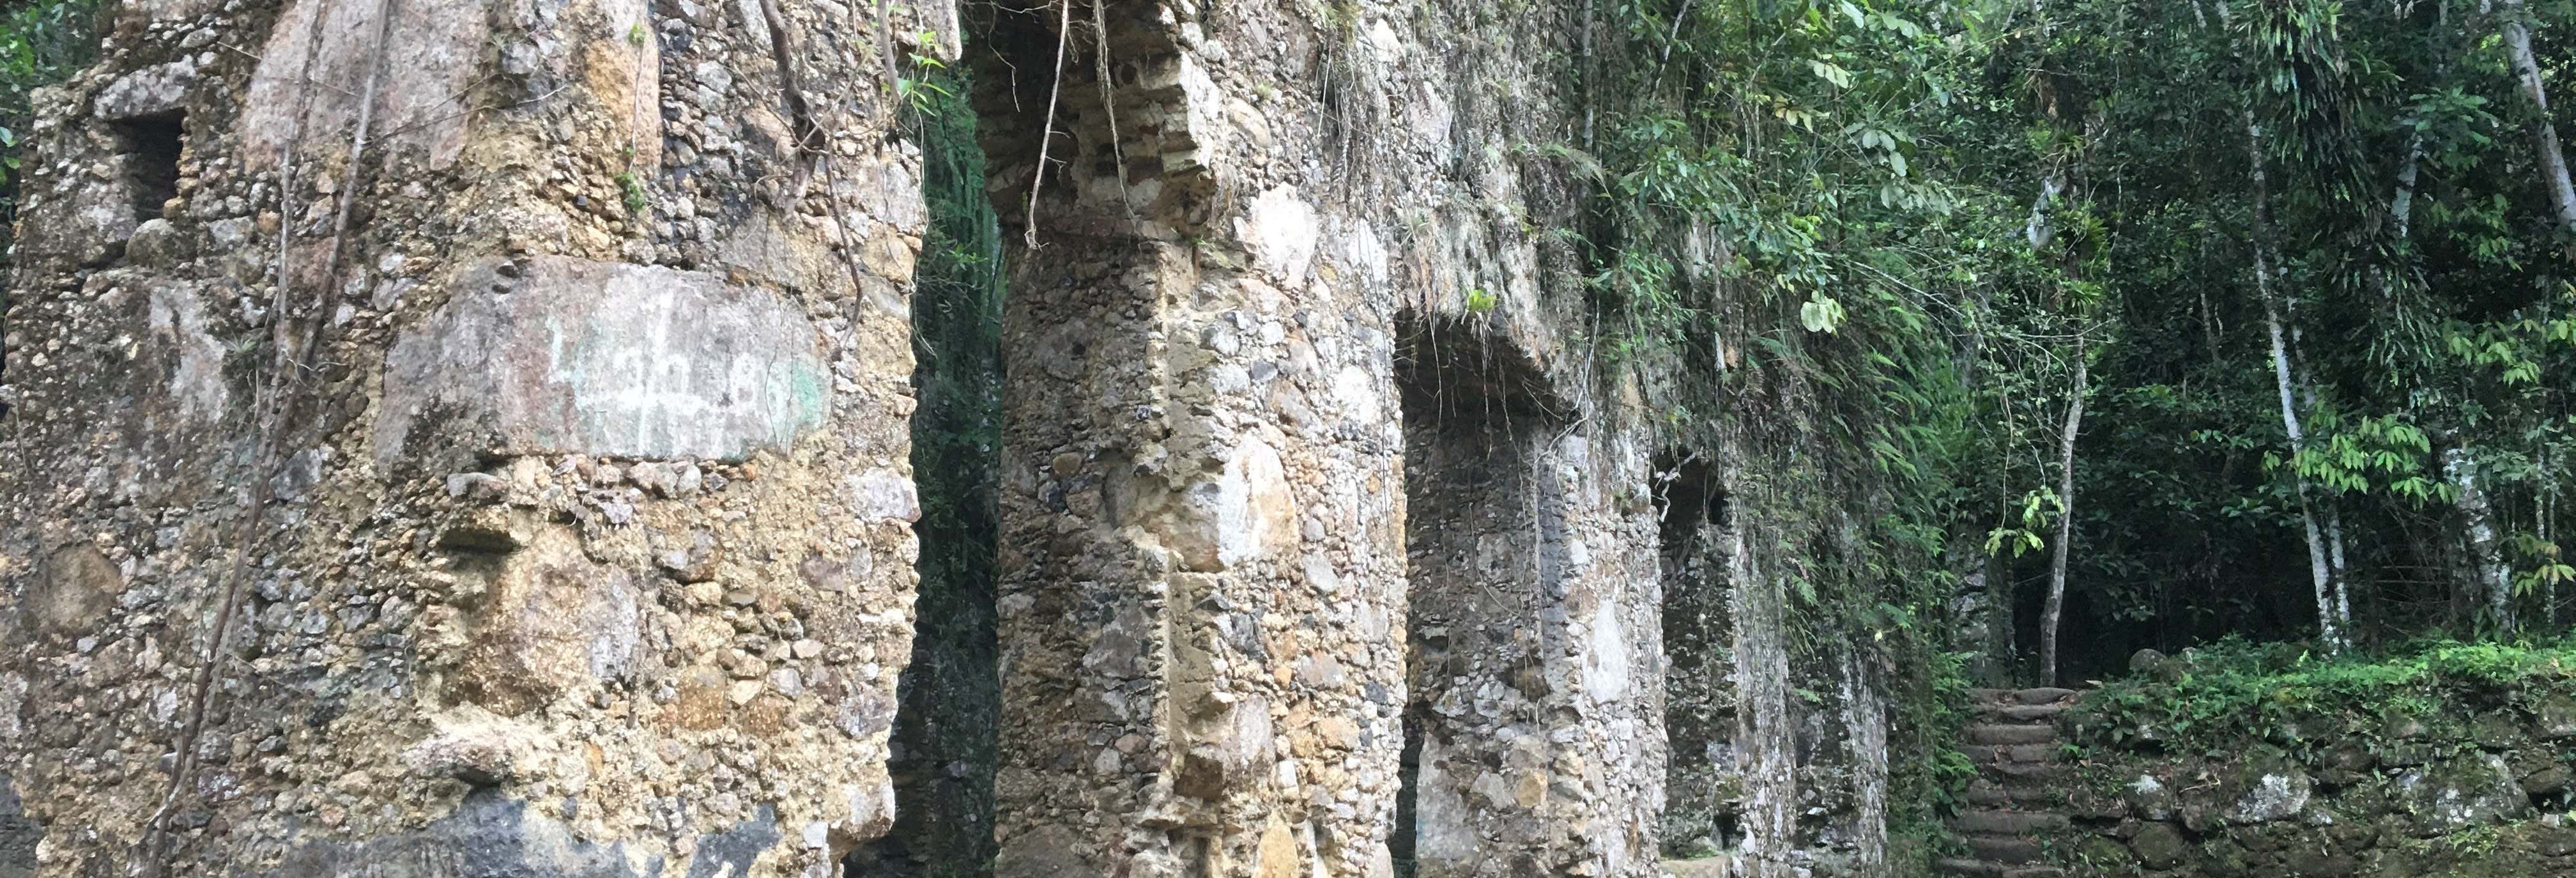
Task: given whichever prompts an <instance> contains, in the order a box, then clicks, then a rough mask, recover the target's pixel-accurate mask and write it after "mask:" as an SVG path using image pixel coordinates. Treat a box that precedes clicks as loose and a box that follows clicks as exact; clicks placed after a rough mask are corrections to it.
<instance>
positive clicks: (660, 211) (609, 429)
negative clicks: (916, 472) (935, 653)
mask: <svg viewBox="0 0 2576 878" xmlns="http://www.w3.org/2000/svg"><path fill="white" fill-rule="evenodd" d="M854 9H855V7H851V6H848V5H843V4H824V3H818V2H813V0H747V2H742V3H724V4H716V3H704V4H697V3H679V4H676V6H673V5H668V4H657V5H653V6H650V7H648V6H647V4H646V3H644V2H643V0H288V2H285V3H283V4H248V5H247V6H246V5H244V4H230V5H226V4H220V3H214V2H210V0H165V2H152V3H127V4H116V5H113V7H112V9H111V10H110V11H109V12H108V13H106V14H107V15H109V16H110V21H109V25H110V26H109V27H108V29H107V37H106V44H105V47H104V51H103V52H102V53H101V56H100V57H101V60H100V61H99V63H98V64H97V66H95V67H94V68H93V69H91V70H89V71H87V72H84V73H82V74H80V75H79V76H77V77H75V78H74V79H73V80H72V81H71V82H69V83H68V84H66V85H64V86H62V87H60V88H57V89H51V90H47V91H45V92H43V93H42V94H41V96H40V109H39V113H38V116H39V121H38V124H37V126H36V130H35V131H34V132H32V134H31V137H32V140H33V144H34V148H33V152H32V154H31V158H30V160H29V162H28V167H27V174H28V176H27V185H26V189H25V192H26V195H25V196H24V200H23V201H22V204H23V207H22V212H21V214H20V219H21V222H20V226H19V228H20V233H21V234H20V241H21V242H22V243H21V249H20V250H19V253H18V258H17V273H16V275H15V277H14V278H13V280H12V284H11V291H10V298H11V302H10V307H11V312H10V315H9V322H8V329H9V333H10V335H9V337H8V340H7V341H8V360H7V372H6V375H7V378H8V380H9V382H10V383H11V390H12V392H13V393H14V394H15V398H14V402H15V404H14V406H13V407H12V409H11V421H12V422H11V423H9V424H8V425H6V428H5V429H0V459H6V460H8V461H10V464H9V465H8V466H7V467H5V468H0V502H5V503H6V504H7V505H8V506H10V507H11V508H13V509H16V510H18V514H19V515H20V516H22V518H21V522H22V524H20V525H15V526H12V527H9V528H7V529H6V530H5V531H0V582H5V586H6V587H5V592H4V593H5V597H6V601H7V602H6V603H5V604H0V625H6V626H7V630H8V631H10V632H11V633H10V635H9V637H8V642H9V643H10V644H11V646H12V648H11V649H8V650H5V651H0V755H5V757H6V759H7V762H6V768H5V770H6V772H7V774H8V778H9V781H10V783H11V784H12V785H13V786H14V787H15V790H14V792H15V796H14V798H15V799H16V800H18V801H20V802H23V807H24V812H25V815H26V817H27V818H28V819H29V820H30V821H32V822H33V823H34V824H36V825H38V826H40V827H41V829H40V831H41V833H42V842H41V844H40V847H39V848H38V850H39V851H40V854H39V862H38V863H37V864H36V866H35V873H36V874H39V875H74V874H80V875H90V874H101V875H128V874H144V875H195V874H225V875H342V874H354V873H357V872H361V871H363V872H366V873H367V874H388V875H424V876H425V875H458V874H463V875H499V874H544V875H578V876H659V875H675V876H676V875H683V874H685V875H713V874H730V875H737V876H743V875H749V876H786V875H798V876H824V875H831V874H835V870H836V865H835V859H836V857H837V856H838V855H839V853H840V852H842V851H844V850H846V849H848V848H849V847H851V846H852V845H855V844H856V843H857V842H858V841H859V840H862V839H865V838H867V837H869V836H871V835H874V834H876V833H878V832H881V831H882V830H883V828H884V827H885V826H886V824H887V823H888V821H889V818H890V808H891V802H890V801H889V791H888V787H887V784H886V779H885V772H884V760H885V739H886V730H887V727H888V724H889V720H890V719H891V711H892V708H891V705H892V704H893V703H894V701H893V691H892V690H893V686H894V680H895V674H896V671H897V670H898V669H900V668H901V666H902V665H903V663H904V662H905V660H906V656H905V652H906V650H907V647H908V643H909V631H910V622H911V616H910V606H911V594H912V587H913V576H912V573H911V570H910V564H911V560H912V557H913V553H914V551H915V544H914V542H913V537H912V535H911V531H910V520H911V519H912V518H914V517H915V516H916V515H917V510H916V504H915V500H914V498H913V491H912V487H911V482H910V478H909V470H908V464H907V456H906V455H907V450H908V442H909V440H908V433H907V430H906V416H907V415H908V413H909V412H910V410H911V406H912V400H911V398H910V390H909V388H908V386H907V382H908V376H909V375H910V373H911V370H912V360H911V354H910V346H909V338H908V335H909V333H908V325H907V322H908V321H907V315H906V310H905V309H906V297H907V289H908V285H909V282H910V275H911V266H912V262H913V258H914V255H915V252H916V249H917V248H918V246H919V238H918V236H919V233H920V231H921V228H922V225H923V222H924V218H923V215H922V208H921V205H920V195H919V192H918V183H917V182H916V181H917V177H918V172H917V165H918V159H917V157H916V156H915V154H914V153H913V152H912V151H911V150H910V148H909V147H908V146H907V145H906V144H904V143H902V142H901V141H900V140H899V139H898V138H897V137H896V135H895V133H894V132H895V131H896V128H897V122H898V118H897V115H898V112H899V111H900V104H899V102H898V99H897V98H896V97H895V96H894V95H893V94H892V93H891V90H890V89H889V88H887V85H888V82H889V78H890V77H891V76H892V75H893V72H894V71H893V70H892V69H891V67H890V65H891V64H893V63H894V61H893V59H894V58H895V57H896V56H897V54H898V52H899V51H901V52H921V53H925V54H933V55H937V54H951V53H953V52H954V44H953V34H954V24H953V21H949V20H946V19H953V15H954V13H953V11H950V10H948V9H945V8H943V4H939V3H930V4H920V3H914V4H905V8H904V10H903V11H901V12H900V14H897V15H895V16H894V17H893V18H892V19H891V20H885V19H879V18H878V17H877V15H878V14H881V13H876V12H868V11H853V10H854ZM923 33H935V34H948V35H950V36H948V37H946V38H939V37H934V38H932V39H930V40H929V41H928V42H929V43H930V44H929V45H920V46H911V45H903V46H898V45H897V43H896V42H895V41H896V40H905V39H910V38H909V37H905V36H903V35H912V34H923ZM943 42H945V43H947V45H940V43H943ZM0 792H5V791H0Z"/></svg>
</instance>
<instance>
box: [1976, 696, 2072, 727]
mask: <svg viewBox="0 0 2576 878" xmlns="http://www.w3.org/2000/svg"><path fill="white" fill-rule="evenodd" d="M2073 706H2075V702H2072V701H2061V702H2058V703H2056V704H1980V705H1977V711H1976V713H1977V716H1978V717H1979V718H1982V719H1987V720H2001V721H2004V722H2014V723H2053V722H2055V721H2056V720H2057V715H2058V714H2061V713H2065V712H2066V709H2067V708H2069V707H2073Z"/></svg>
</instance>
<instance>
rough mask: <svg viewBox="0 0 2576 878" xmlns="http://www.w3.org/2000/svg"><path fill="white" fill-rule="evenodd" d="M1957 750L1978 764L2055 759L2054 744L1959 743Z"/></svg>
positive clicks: (2045, 761)
mask: <svg viewBox="0 0 2576 878" xmlns="http://www.w3.org/2000/svg"><path fill="white" fill-rule="evenodd" d="M1959 752H1961V753H1965V754H1967V756H1968V761H1970V762H1974V763H1977V764H1979V765H1987V764H1994V763H2029V764H2044V763H2052V762H2056V761H2057V745H2056V744H2004V745H2000V746H1998V745H1992V744H1961V745H1959Z"/></svg>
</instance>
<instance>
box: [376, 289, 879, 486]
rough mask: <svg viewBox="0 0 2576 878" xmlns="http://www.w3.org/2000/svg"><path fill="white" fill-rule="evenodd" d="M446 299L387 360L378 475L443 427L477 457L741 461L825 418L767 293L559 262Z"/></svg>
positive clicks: (800, 343)
mask: <svg viewBox="0 0 2576 878" xmlns="http://www.w3.org/2000/svg"><path fill="white" fill-rule="evenodd" d="M453 289H454V290H455V292H454V294H453V298H451V299H450V300H449V301H448V303H447V304H446V305H445V306H443V307H441V308H440V309H439V311H438V313H436V314H434V315H432V316H431V318H430V319H429V320H428V321H427V323H426V324H424V325H423V326H422V327H421V328H419V329H416V330H413V331H412V332H410V333H407V334H406V335H405V336H404V337H403V339H402V340H401V341H400V342H398V343H396V344H395V345H394V347H393V350H392V352H391V353H390V354H388V356H387V358H386V366H385V377H384V392H385V403H384V405H385V415H384V417H383V419H382V420H380V421H379V422H378V424H377V427H376V458H377V461H378V463H379V464H387V465H389V464H391V463H392V462H394V461H396V460H399V459H401V458H402V457H403V456H404V455H405V454H406V453H407V452H412V451H417V449H413V448H411V447H410V446H411V444H412V443H413V442H414V441H415V440H416V438H417V437H415V436H414V435H413V434H414V432H415V431H416V430H418V429H420V428H421V427H422V426H424V425H426V424H429V423H435V422H438V421H453V422H457V423H461V424H463V425H466V426H465V428H464V429H465V430H467V431H470V434H471V435H474V436H480V437H483V441H484V442H485V443H486V444H485V445H484V447H482V448H477V449H475V450H477V451H481V450H486V449H489V450H498V451H507V452H512V453H528V454H546V453H563V452H578V453H585V454H595V455H612V456H620V457H698V458H719V459H741V458H743V457H746V456H748V455H750V454H751V453H752V452H753V451H756V450H760V449H764V448H766V449H784V448H786V447H787V446H789V445H791V444H793V443H794V442H795V440H796V438H797V437H798V436H799V435H802V434H803V433H804V432H805V431H807V430H809V429H812V428H813V427H815V426H817V425H819V424H820V423H821V422H822V420H823V418H824V416H825V415H826V414H827V413H828V411H829V398H828V392H829V391H828V387H829V385H830V378H829V375H828V373H827V371H826V367H825V365H824V360H823V356H822V353H821V351H820V350H819V349H818V347H817V344H816V340H815V338H814V334H813V331H812V330H811V329H810V328H809V325H808V324H807V322H806V320H805V317H804V315H803V314H802V313H801V312H799V311H798V310H797V309H795V308H794V307H792V306H790V305H789V304H787V303H786V302H784V301H782V300H780V299H779V298H778V297H777V296H775V295H773V294H770V293H767V292H764V291H761V290H758V289H751V288H742V287H731V286H727V285H726V284H724V283H723V282H722V281H720V280H718V279H717V278H716V277H715V276H713V275H709V274H702V273H696V272H685V271H678V270H674V269H667V268H656V267H646V266H637V265H627V264H623V263H606V262H590V261H585V260H578V259H569V258H563V257H535V258H531V259H529V260H527V261H526V262H525V263H524V264H507V263H490V264H485V265H482V266H479V267H476V268H474V269H471V270H468V271H466V272H464V273H463V275H462V277H461V278H460V279H459V280H458V282H457V283H455V284H454V285H453ZM445 429H448V430H450V431H454V430H456V429H457V428H456V427H455V426H453V425H450V426H447V427H446V428H445ZM462 438H464V437H460V439H462Z"/></svg>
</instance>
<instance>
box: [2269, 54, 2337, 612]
mask: <svg viewBox="0 0 2576 878" xmlns="http://www.w3.org/2000/svg"><path fill="white" fill-rule="evenodd" d="M2243 120H2244V124H2245V159H2246V162H2247V163H2248V165H2249V167H2250V171H2249V173H2250V174H2251V175H2252V177H2253V183H2254V191H2253V198H2254V292H2255V296H2256V297H2257V298H2260V299H2262V301H2263V328H2264V330H2265V331H2266V332H2268V333H2269V334H2270V335H2271V340H2272V377H2273V382H2274V384H2275V385H2276V387H2277V389H2278V390H2279V393H2280V398H2281V429H2282V430H2283V431H2284V432H2287V433H2288V434H2289V437H2290V456H2291V458H2292V459H2297V458H2299V457H2301V456H2304V455H2305V454H2306V452H2307V450H2308V438H2307V433H2306V431H2304V430H2303V429H2301V428H2300V425H2299V406H2298V398H2297V396H2296V394H2295V393H2294V392H2293V389H2292V386H2293V382H2292V381H2291V377H2290V346H2289V340H2288V333H2287V332H2285V331H2284V330H2283V328H2282V320H2281V302H2280V291H2279V290H2277V289H2275V288H2274V287H2275V283H2274V282H2275V280H2277V278H2275V276H2274V275H2273V271H2274V266H2275V263H2276V261H2277V258H2278V257H2277V255H2276V254H2274V253H2273V251H2272V248H2273V247H2274V246H2275V240H2276V238H2275V232H2276V230H2275V229H2274V228H2273V227H2272V205H2271V180H2270V177H2269V175H2268V174H2266V173H2265V171H2264V169H2263V125H2262V123H2260V122H2258V121H2256V120H2255V118H2254V107H2253V104H2252V102H2251V101H2250V100H2249V101H2248V102H2247V104H2246V106H2245V108H2244V115H2243ZM2291 478H2292V481H2294V482H2295V483H2296V484H2297V487H2298V498H2299V522H2300V524H2301V525H2302V526H2304V527H2305V529H2306V531H2307V539H2308V576H2309V579H2310V580H2311V581H2312V582H2314V583H2315V585H2316V593H2317V639H2319V640H2320V641H2323V642H2324V644H2325V646H2326V649H2328V650H2330V651H2334V652H2342V651H2343V648H2344V628H2345V627H2346V624H2348V621H2349V620H2346V619H2344V618H2342V617H2341V616H2339V615H2338V614H2337V613H2336V612H2335V610H2336V601H2335V599H2334V585H2333V581H2334V577H2333V574H2332V572H2331V570H2332V566H2331V562H2330V561H2329V560H2328V558H2327V551H2326V541H2325V539H2324V537H2323V535H2322V534H2321V533H2320V529H2319V528H2318V527H2317V514H2316V507H2315V505H2314V504H2312V503H2311V502H2310V501H2309V497H2310V494H2311V491H2310V490H2309V487H2308V477H2307V474H2306V473H2302V472H2299V471H2298V468H2297V467H2295V466H2293V467H2291Z"/></svg>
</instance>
